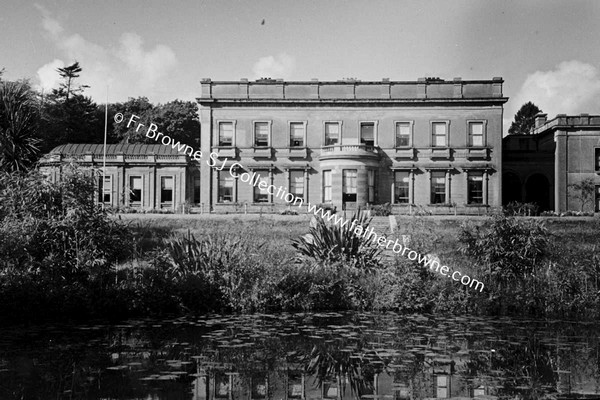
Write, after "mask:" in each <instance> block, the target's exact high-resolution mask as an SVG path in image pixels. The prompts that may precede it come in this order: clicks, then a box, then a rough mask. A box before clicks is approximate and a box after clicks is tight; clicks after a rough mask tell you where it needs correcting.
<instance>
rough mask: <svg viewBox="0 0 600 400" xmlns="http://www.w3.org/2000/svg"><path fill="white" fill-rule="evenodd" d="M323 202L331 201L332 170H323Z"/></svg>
mask: <svg viewBox="0 0 600 400" xmlns="http://www.w3.org/2000/svg"><path fill="white" fill-rule="evenodd" d="M323 203H331V170H328V171H323Z"/></svg>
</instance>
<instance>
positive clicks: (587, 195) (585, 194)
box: [569, 178, 596, 212]
mask: <svg viewBox="0 0 600 400" xmlns="http://www.w3.org/2000/svg"><path fill="white" fill-rule="evenodd" d="M569 189H571V190H570V192H571V193H569V195H570V196H571V197H573V198H575V199H577V200H579V202H580V203H581V212H583V209H584V208H585V206H586V205H587V204H588V203H590V204H593V201H594V193H595V192H596V185H595V184H594V180H593V179H592V178H585V179H583V180H581V181H579V182H577V183H572V184H570V185H569Z"/></svg>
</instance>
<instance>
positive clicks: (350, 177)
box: [342, 169, 358, 203]
mask: <svg viewBox="0 0 600 400" xmlns="http://www.w3.org/2000/svg"><path fill="white" fill-rule="evenodd" d="M357 175H358V171H357V170H355V169H344V170H342V201H343V202H344V203H347V202H355V201H356V176H357Z"/></svg>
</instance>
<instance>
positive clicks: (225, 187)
mask: <svg viewBox="0 0 600 400" xmlns="http://www.w3.org/2000/svg"><path fill="white" fill-rule="evenodd" d="M218 192H219V193H218V197H219V198H218V200H217V202H218V203H231V202H232V201H233V176H232V175H231V174H230V173H229V172H219V184H218Z"/></svg>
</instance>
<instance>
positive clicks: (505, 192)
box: [502, 172, 523, 206]
mask: <svg viewBox="0 0 600 400" xmlns="http://www.w3.org/2000/svg"><path fill="white" fill-rule="evenodd" d="M512 201H518V202H522V201H523V199H522V197H521V180H520V179H519V177H518V176H517V174H515V173H513V172H506V173H505V174H504V176H503V177H502V204H503V205H505V206H506V205H508V204H509V203H510V202H512Z"/></svg>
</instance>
